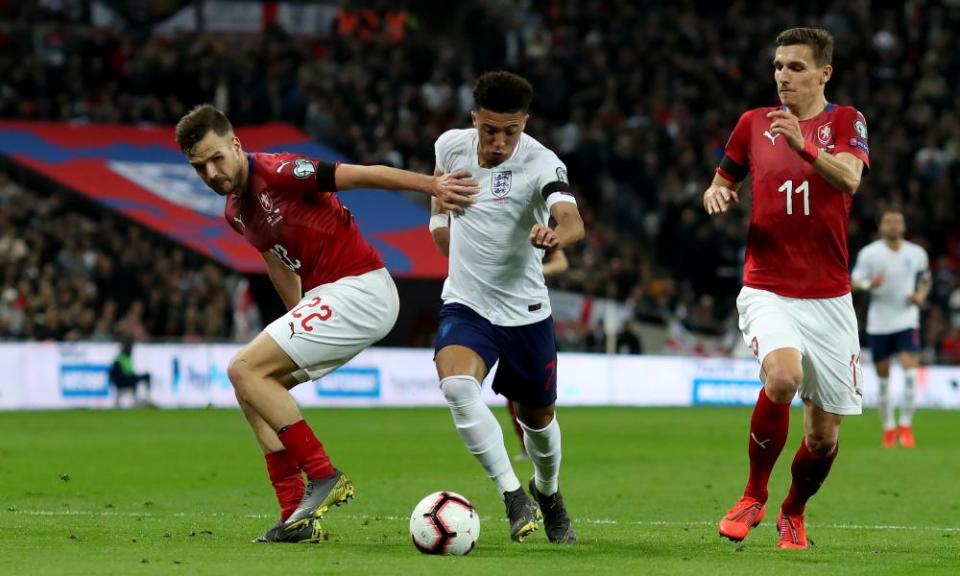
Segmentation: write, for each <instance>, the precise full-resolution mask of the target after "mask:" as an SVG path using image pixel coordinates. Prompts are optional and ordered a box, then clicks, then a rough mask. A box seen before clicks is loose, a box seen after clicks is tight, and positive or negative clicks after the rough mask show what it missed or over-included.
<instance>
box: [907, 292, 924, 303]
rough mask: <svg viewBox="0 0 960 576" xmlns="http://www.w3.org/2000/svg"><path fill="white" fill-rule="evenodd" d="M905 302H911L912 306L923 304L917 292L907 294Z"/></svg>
mask: <svg viewBox="0 0 960 576" xmlns="http://www.w3.org/2000/svg"><path fill="white" fill-rule="evenodd" d="M907 304H913V305H914V306H923V298H921V297H920V295H919V294H916V293H914V294H911V295H909V296H907Z"/></svg>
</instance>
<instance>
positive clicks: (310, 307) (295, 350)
mask: <svg viewBox="0 0 960 576" xmlns="http://www.w3.org/2000/svg"><path fill="white" fill-rule="evenodd" d="M399 311H400V299H399V297H398V296H397V287H396V285H395V284H394V283H393V278H391V277H390V273H389V272H387V270H386V268H380V269H379V270H373V271H371V272H367V273H366V274H361V275H360V276H347V277H345V278H341V279H339V280H337V281H336V282H331V283H330V284H322V285H320V286H317V287H316V288H314V289H313V290H310V291H309V292H307V293H306V294H304V296H303V299H302V300H300V302H299V303H298V304H297V305H296V306H294V307H293V309H291V310H289V311H288V312H287V313H286V314H284V315H283V316H281V317H280V318H277V319H276V320H274V321H273V322H271V323H270V325H269V326H267V327H266V332H267V334H269V335H270V336H272V337H273V339H274V340H275V341H276V342H277V344H279V345H280V348H283V351H284V352H286V353H287V355H288V356H290V358H291V359H292V360H293V361H294V362H296V363H297V366H299V367H300V369H299V370H297V371H295V372H294V373H293V376H294V378H296V380H297V382H306V381H307V380H316V379H317V378H320V377H322V376H325V375H326V374H329V373H330V372H333V371H334V370H336V369H337V368H339V367H340V366H343V365H344V364H346V363H347V362H348V361H349V360H350V359H351V358H353V357H354V356H356V355H357V354H359V353H360V352H361V351H362V350H364V349H366V348H369V347H370V346H372V345H373V344H374V343H376V342H378V341H379V340H380V339H381V338H383V337H384V336H386V335H387V333H388V332H390V330H391V329H392V328H393V325H394V323H395V322H396V321H397V314H398V313H399Z"/></svg>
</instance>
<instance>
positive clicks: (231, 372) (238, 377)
mask: <svg viewBox="0 0 960 576" xmlns="http://www.w3.org/2000/svg"><path fill="white" fill-rule="evenodd" d="M227 378H229V379H230V383H231V384H233V391H234V394H236V396H237V399H238V400H240V401H241V402H243V401H246V400H247V394H248V391H249V387H250V385H251V384H252V382H253V380H254V378H255V375H254V374H253V371H252V370H251V369H250V365H249V364H248V363H247V362H245V361H243V360H242V359H241V358H240V356H239V355H238V356H234V357H233V359H232V360H230V364H229V365H228V366H227Z"/></svg>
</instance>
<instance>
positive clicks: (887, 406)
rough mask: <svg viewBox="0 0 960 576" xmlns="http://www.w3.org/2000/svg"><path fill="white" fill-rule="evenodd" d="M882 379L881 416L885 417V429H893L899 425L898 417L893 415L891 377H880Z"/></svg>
mask: <svg viewBox="0 0 960 576" xmlns="http://www.w3.org/2000/svg"><path fill="white" fill-rule="evenodd" d="M879 380H880V400H879V406H878V408H879V409H880V417H881V418H883V429H884V430H893V429H894V428H896V427H897V419H896V418H895V417H894V415H893V409H894V407H893V403H892V402H890V378H879Z"/></svg>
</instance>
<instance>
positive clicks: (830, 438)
mask: <svg viewBox="0 0 960 576" xmlns="http://www.w3.org/2000/svg"><path fill="white" fill-rule="evenodd" d="M804 440H805V441H806V443H807V450H809V451H810V453H811V454H813V455H814V456H816V457H817V458H826V457H827V456H829V455H831V454H833V451H834V450H836V448H837V437H836V435H834V434H826V433H818V432H812V433H809V434H807V435H806V436H805V437H804Z"/></svg>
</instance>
